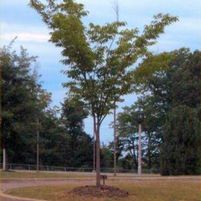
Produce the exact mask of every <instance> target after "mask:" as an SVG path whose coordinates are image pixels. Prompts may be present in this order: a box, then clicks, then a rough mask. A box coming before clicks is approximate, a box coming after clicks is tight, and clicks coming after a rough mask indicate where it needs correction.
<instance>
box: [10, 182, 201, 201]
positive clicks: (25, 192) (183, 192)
mask: <svg viewBox="0 0 201 201" xmlns="http://www.w3.org/2000/svg"><path fill="white" fill-rule="evenodd" d="M107 184H108V185H113V186H116V187H119V188H121V189H124V190H126V191H128V192H129V196H128V197H127V198H92V197H87V196H85V197H83V196H77V195H72V194H70V193H69V192H70V191H71V190H72V189H73V188H74V187H76V186H78V185H77V184H67V185H62V186H43V187H26V188H21V189H20V188H19V189H13V190H10V191H8V192H6V193H9V194H11V195H17V196H22V197H23V196H24V197H30V198H38V199H45V200H49V201H58V200H59V201H201V181H200V182H198V181H193V180H188V181H182V180H177V179H175V180H168V179H166V180H149V181H138V182H135V181H127V180H122V181H108V182H107ZM79 185H82V184H81V183H79Z"/></svg>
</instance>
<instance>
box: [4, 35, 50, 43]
mask: <svg viewBox="0 0 201 201" xmlns="http://www.w3.org/2000/svg"><path fill="white" fill-rule="evenodd" d="M16 36H17V39H18V41H22V42H40V43H41V42H47V41H48V39H49V38H50V37H49V35H48V34H41V33H29V32H19V33H4V34H2V35H1V40H7V41H11V40H12V39H14V38H15V37H16Z"/></svg>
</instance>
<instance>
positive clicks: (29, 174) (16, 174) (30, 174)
mask: <svg viewBox="0 0 201 201" xmlns="http://www.w3.org/2000/svg"><path fill="white" fill-rule="evenodd" d="M86 176H87V177H89V175H85V174H79V173H76V172H66V173H54V172H42V171H41V172H38V173H37V172H36V171H26V172H25V171H23V172H21V171H11V172H10V171H8V172H4V171H0V180H1V179H20V178H21V179H24V178H72V177H73V178H74V177H76V178H79V177H86ZM92 176H93V175H92Z"/></svg>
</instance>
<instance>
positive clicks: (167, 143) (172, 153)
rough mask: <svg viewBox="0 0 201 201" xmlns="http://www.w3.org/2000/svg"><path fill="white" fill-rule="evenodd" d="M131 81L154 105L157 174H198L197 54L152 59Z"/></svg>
mask: <svg viewBox="0 0 201 201" xmlns="http://www.w3.org/2000/svg"><path fill="white" fill-rule="evenodd" d="M135 80H136V81H137V84H136V90H138V91H139V92H141V93H144V94H146V97H147V98H148V99H149V100H152V103H154V104H153V106H152V111H153V112H152V113H153V114H154V113H155V112H156V114H155V115H154V118H155V117H157V118H156V119H158V120H157V121H156V123H157V124H156V127H155V128H154V125H153V126H151V127H152V128H154V129H153V130H155V132H157V133H158V134H159V135H160V136H161V141H160V144H161V173H162V174H190V172H191V174H195V173H198V172H199V171H200V166H201V165H200V157H198V155H200V149H199V147H200V146H199V145H198V143H200V133H201V130H200V126H199V125H200V115H199V111H200V104H201V101H200V100H201V90H200V87H201V65H200V52H199V51H195V52H193V53H191V52H190V50H189V49H185V48H182V49H180V50H176V51H173V52H170V53H161V54H159V55H156V56H152V57H150V58H148V59H146V60H145V61H144V62H143V63H142V64H141V65H140V66H139V67H138V68H137V70H136V73H135ZM145 100H146V99H145ZM150 106H151V105H150ZM152 128H151V129H152ZM192 149H193V150H192ZM189 161H190V162H189ZM189 163H191V164H192V166H191V167H190V166H189Z"/></svg>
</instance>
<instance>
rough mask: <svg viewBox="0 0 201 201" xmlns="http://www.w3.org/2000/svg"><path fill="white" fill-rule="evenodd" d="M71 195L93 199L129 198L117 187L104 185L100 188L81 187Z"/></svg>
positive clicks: (125, 192)
mask: <svg viewBox="0 0 201 201" xmlns="http://www.w3.org/2000/svg"><path fill="white" fill-rule="evenodd" d="M70 193H72V194H76V195H79V196H92V197H128V195H129V194H128V192H127V191H124V190H122V189H119V188H117V187H113V186H107V185H102V186H101V187H100V188H97V187H96V186H88V185H87V186H80V187H76V188H74V189H73V190H72V191H71V192H70Z"/></svg>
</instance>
